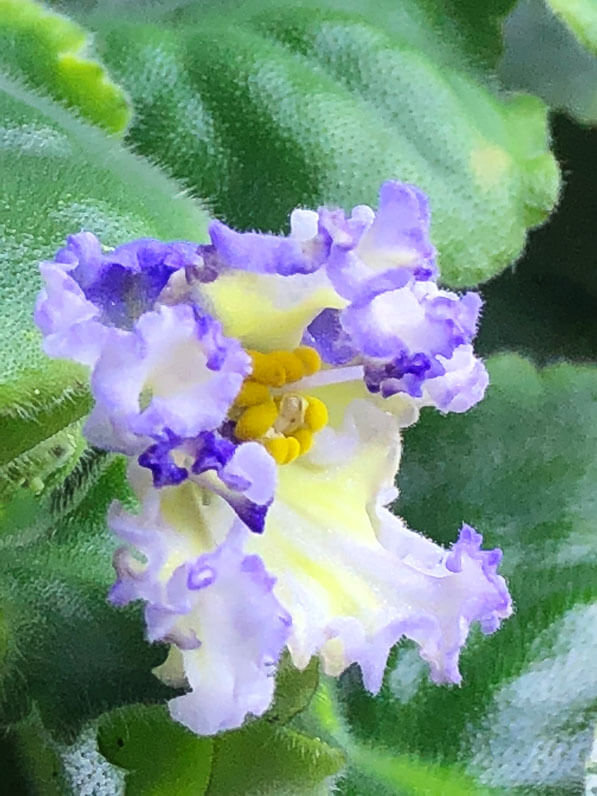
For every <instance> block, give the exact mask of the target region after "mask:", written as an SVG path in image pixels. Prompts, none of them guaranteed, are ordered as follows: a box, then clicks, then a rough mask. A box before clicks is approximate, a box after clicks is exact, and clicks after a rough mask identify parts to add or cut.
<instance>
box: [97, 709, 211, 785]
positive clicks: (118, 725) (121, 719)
mask: <svg viewBox="0 0 597 796" xmlns="http://www.w3.org/2000/svg"><path fill="white" fill-rule="evenodd" d="M213 744H214V742H213V740H212V739H211V738H200V737H198V736H197V735H193V733H191V732H189V731H188V730H186V729H185V728H184V727H183V726H182V725H180V724H176V723H175V722H173V721H172V720H171V719H170V717H169V716H168V711H167V709H166V708H165V707H162V706H157V705H154V706H142V705H135V706H133V707H130V708H123V709H120V710H118V711H114V712H112V713H107V714H105V715H104V716H102V718H101V720H100V722H99V729H98V746H99V749H100V751H101V753H102V754H103V755H104V757H105V758H106V759H107V760H109V761H110V763H113V764H114V765H116V766H119V767H120V768H123V769H126V770H127V772H128V773H127V775H126V780H125V793H126V796H171V795H173V794H175V795H176V796H199V794H202V793H205V789H206V787H207V784H208V781H209V776H210V772H211V760H212V753H213Z"/></svg>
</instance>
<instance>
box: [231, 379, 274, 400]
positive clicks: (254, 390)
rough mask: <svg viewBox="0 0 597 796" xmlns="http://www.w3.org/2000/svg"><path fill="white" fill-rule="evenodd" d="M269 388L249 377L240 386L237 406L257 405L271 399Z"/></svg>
mask: <svg viewBox="0 0 597 796" xmlns="http://www.w3.org/2000/svg"><path fill="white" fill-rule="evenodd" d="M269 397H270V396H269V390H268V388H267V387H266V385H265V384H258V383H257V382H256V381H251V379H247V380H246V381H245V382H244V383H243V386H242V387H241V388H240V392H239V394H238V395H237V396H236V400H235V401H234V403H235V404H236V405H237V406H257V404H263V403H266V402H267V401H268V400H269Z"/></svg>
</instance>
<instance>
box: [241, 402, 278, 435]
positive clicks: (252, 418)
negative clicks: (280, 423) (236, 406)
mask: <svg viewBox="0 0 597 796" xmlns="http://www.w3.org/2000/svg"><path fill="white" fill-rule="evenodd" d="M277 416H278V409H277V407H276V404H275V403H274V402H273V401H271V400H269V401H266V402H265V403H262V404H258V405H257V406H250V407H249V408H248V409H245V411H244V412H243V413H242V415H241V416H240V417H239V419H238V422H237V424H236V427H235V429H234V434H235V436H237V437H238V439H243V440H246V439H259V437H262V436H263V435H264V434H265V432H266V431H268V430H269V429H270V428H271V427H272V426H273V424H274V423H275V422H276V418H277Z"/></svg>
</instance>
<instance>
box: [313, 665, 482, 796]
mask: <svg viewBox="0 0 597 796" xmlns="http://www.w3.org/2000/svg"><path fill="white" fill-rule="evenodd" d="M303 723H304V724H305V726H306V727H308V728H309V729H310V731H311V732H320V733H323V734H324V736H325V737H327V738H329V739H330V740H332V741H333V742H334V743H336V744H338V745H339V746H341V747H342V748H343V749H344V751H345V753H346V756H347V761H348V765H347V768H346V770H345V771H344V772H343V773H342V775H341V778H340V779H339V781H338V782H337V783H336V788H335V792H336V793H341V794H343V796H368V794H376V796H396V795H397V794H398V796H418V795H419V794H436V793H438V794H439V793H441V794H442V796H480V795H481V794H482V793H485V792H486V791H485V789H480V788H479V787H478V786H477V785H476V784H475V781H474V779H473V778H472V777H471V776H470V775H467V774H466V773H465V772H464V771H462V770H461V768H459V767H457V766H448V765H442V764H440V763H437V762H434V761H428V760H420V759H417V757H416V756H414V755H410V756H409V755H400V754H396V753H395V752H393V751H388V750H387V749H386V748H385V747H381V746H377V747H376V748H374V747H373V746H372V745H369V744H367V743H359V742H357V741H356V740H355V739H354V737H353V736H352V735H351V733H350V730H349V729H348V727H347V725H346V722H345V720H344V717H343V716H342V711H341V708H340V706H339V705H338V702H337V699H336V698H335V695H334V685H333V681H332V680H331V679H330V678H326V679H324V680H323V681H322V683H321V684H320V687H319V690H318V692H317V694H316V696H315V699H314V701H313V703H312V710H311V715H310V716H308V717H307V718H306V721H304V722H303Z"/></svg>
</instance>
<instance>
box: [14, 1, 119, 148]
mask: <svg viewBox="0 0 597 796" xmlns="http://www.w3.org/2000/svg"><path fill="white" fill-rule="evenodd" d="M88 48H89V39H88V36H87V34H86V32H85V31H84V30H83V28H81V27H80V26H79V25H77V24H76V23H75V22H73V21H72V20H70V19H68V18H67V17H65V16H62V15H60V14H56V13H55V12H53V11H51V10H50V9H48V8H47V7H46V6H44V5H43V4H42V3H38V2H36V0H0V65H1V66H2V68H3V69H5V70H6V71H8V72H9V73H10V74H12V75H14V76H19V75H22V76H23V77H24V78H25V79H26V80H27V81H28V82H29V83H30V84H31V85H32V86H34V87H35V88H38V89H39V90H40V91H42V92H43V93H44V94H49V95H51V96H52V97H54V98H55V99H58V100H61V101H62V102H65V103H66V104H67V105H69V106H71V107H72V108H74V109H76V110H77V111H78V112H79V113H80V114H81V115H82V116H84V117H85V118H87V119H88V120H89V121H90V122H94V123H95V124H98V125H99V126H100V127H104V128H105V129H106V130H108V131H109V132H111V133H121V132H122V131H123V130H124V128H125V127H126V125H127V123H128V121H129V119H130V115H131V111H130V107H129V104H128V102H127V98H126V96H125V94H124V92H123V91H122V89H121V88H120V87H119V86H117V85H116V84H115V83H114V82H113V81H112V80H110V77H109V76H108V74H107V72H106V70H105V69H103V68H102V66H101V64H99V63H98V62H97V61H95V60H93V59H91V58H88V57H87V56H86V50H87V49H88Z"/></svg>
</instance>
